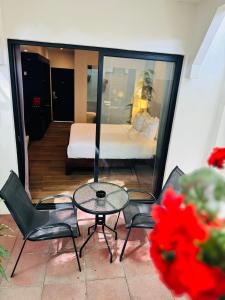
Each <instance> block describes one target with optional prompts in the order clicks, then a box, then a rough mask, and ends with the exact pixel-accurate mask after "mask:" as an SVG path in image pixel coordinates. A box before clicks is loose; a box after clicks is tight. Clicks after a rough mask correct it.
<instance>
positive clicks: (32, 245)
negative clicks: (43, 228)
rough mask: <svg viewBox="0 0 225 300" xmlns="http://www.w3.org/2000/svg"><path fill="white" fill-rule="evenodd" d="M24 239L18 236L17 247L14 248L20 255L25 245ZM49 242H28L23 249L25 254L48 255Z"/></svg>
mask: <svg viewBox="0 0 225 300" xmlns="http://www.w3.org/2000/svg"><path fill="white" fill-rule="evenodd" d="M23 242H24V240H23V238H22V236H20V235H19V236H18V237H17V240H16V243H15V246H14V251H15V250H17V252H18V253H19V251H20V249H21V247H22V245H23ZM49 243H50V242H49V241H36V242H32V241H27V242H26V245H25V247H24V249H23V253H40V254H47V253H48V252H49Z"/></svg>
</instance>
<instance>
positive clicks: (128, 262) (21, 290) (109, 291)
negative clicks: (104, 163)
mask: <svg viewBox="0 0 225 300" xmlns="http://www.w3.org/2000/svg"><path fill="white" fill-rule="evenodd" d="M78 219H79V224H80V228H81V234H82V236H81V237H79V238H77V239H76V242H77V246H78V248H79V247H80V245H81V243H82V242H83V240H84V238H86V236H87V227H88V225H90V224H92V222H93V221H94V220H93V218H92V216H90V215H88V214H85V213H82V212H79V214H78ZM114 221H115V216H109V217H108V224H111V225H112V224H114ZM0 223H5V224H8V225H9V226H10V227H11V228H12V229H13V230H14V232H13V235H14V237H0V244H1V245H4V246H5V247H6V248H7V249H8V250H9V251H10V253H11V255H10V259H9V260H8V261H7V262H5V267H6V272H7V275H8V281H6V280H1V285H0V299H1V300H6V299H7V300H11V299H12V300H14V299H16V300H21V299H23V300H24V299H26V300H37V299H45V300H46V299H48V300H50V299H54V300H58V299H60V300H67V299H75V300H83V299H88V300H91V299H95V300H101V299H104V300H112V299H113V300H114V299H115V300H118V299H122V300H125V299H138V300H141V299H148V300H172V299H174V297H173V296H172V294H171V292H170V291H169V290H168V289H167V288H166V287H165V286H164V285H163V284H162V283H161V282H160V280H159V278H158V276H157V273H156V271H155V269H154V266H153V264H152V262H151V260H150V258H149V255H148V239H147V234H146V232H145V231H144V230H140V229H139V230H134V231H133V233H132V234H131V237H130V241H129V243H128V244H127V248H126V252H125V257H124V260H123V261H122V262H119V253H120V252H121V247H122V245H123V241H124V238H125V235H126V230H125V228H124V225H123V218H122V217H121V219H120V222H119V226H118V240H117V241H115V240H114V239H113V236H112V235H111V233H108V234H107V236H108V238H109V240H110V244H111V245H112V247H113V256H114V261H113V263H112V264H110V263H109V259H108V252H107V249H106V245H105V242H104V240H103V236H102V234H101V233H99V234H95V236H94V239H93V241H90V243H89V244H88V246H87V247H86V248H85V251H84V255H83V258H82V259H81V266H82V272H79V271H78V268H77V265H75V257H74V252H73V249H72V243H71V240H69V239H64V240H52V241H44V242H28V243H27V245H26V246H25V249H24V252H23V254H22V257H21V260H20V262H19V264H18V268H17V271H16V273H15V276H14V278H12V279H11V278H10V277H9V274H10V272H11V271H12V267H13V265H14V263H15V260H16V257H17V255H18V251H19V250H20V248H21V245H22V236H21V234H20V233H19V230H18V228H17V226H16V225H15V223H14V222H13V220H12V218H11V217H10V216H9V215H5V216H0Z"/></svg>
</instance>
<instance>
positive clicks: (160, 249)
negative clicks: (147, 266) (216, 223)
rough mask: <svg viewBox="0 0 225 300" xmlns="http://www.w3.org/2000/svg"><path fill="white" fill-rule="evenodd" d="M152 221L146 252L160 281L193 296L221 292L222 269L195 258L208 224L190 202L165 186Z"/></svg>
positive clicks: (201, 298)
mask: <svg viewBox="0 0 225 300" xmlns="http://www.w3.org/2000/svg"><path fill="white" fill-rule="evenodd" d="M152 217H153V219H154V221H155V223H156V225H155V228H154V230H153V231H152V232H151V234H150V255H151V257H152V259H153V261H154V263H155V266H156V267H157V269H158V270H159V273H160V277H161V279H162V281H163V282H164V283H165V284H166V285H167V286H168V287H169V288H170V289H171V290H173V292H174V293H175V294H176V295H181V294H183V293H187V294H189V295H190V297H191V298H192V299H194V300H217V299H219V296H221V295H224V294H225V273H224V272H222V271H221V270H220V269H219V268H217V267H212V266H208V265H207V264H205V263H204V262H202V261H201V260H200V259H198V255H199V251H200V247H199V245H200V243H204V242H205V241H206V240H207V239H208V237H209V225H208V224H205V223H204V222H203V221H202V219H201V218H200V217H199V216H198V215H197V212H196V208H195V206H194V205H193V204H184V196H183V195H176V194H175V193H174V191H173V190H172V189H168V190H167V191H166V192H165V194H164V198H163V201H162V205H161V206H159V205H155V206H153V210H152Z"/></svg>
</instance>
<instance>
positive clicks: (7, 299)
mask: <svg viewBox="0 0 225 300" xmlns="http://www.w3.org/2000/svg"><path fill="white" fill-rule="evenodd" d="M41 293H42V287H13V288H0V298H1V299H2V300H15V299H16V300H24V299H26V300H41Z"/></svg>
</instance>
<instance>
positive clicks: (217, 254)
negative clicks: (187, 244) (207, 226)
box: [198, 229, 225, 272]
mask: <svg viewBox="0 0 225 300" xmlns="http://www.w3.org/2000/svg"><path fill="white" fill-rule="evenodd" d="M199 247H200V253H199V256H198V257H199V259H200V260H201V261H203V262H205V263H206V264H208V265H210V266H214V267H219V268H221V269H222V270H223V271H224V272H225V232H223V231H221V229H212V230H211V232H210V237H209V239H208V240H207V241H206V242H204V243H200V244H199Z"/></svg>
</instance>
